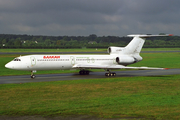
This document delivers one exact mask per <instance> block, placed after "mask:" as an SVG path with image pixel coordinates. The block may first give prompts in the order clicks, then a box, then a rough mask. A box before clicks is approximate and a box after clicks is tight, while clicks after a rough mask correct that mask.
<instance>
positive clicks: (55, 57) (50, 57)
mask: <svg viewBox="0 0 180 120" xmlns="http://www.w3.org/2000/svg"><path fill="white" fill-rule="evenodd" d="M58 58H60V56H43V59H58Z"/></svg>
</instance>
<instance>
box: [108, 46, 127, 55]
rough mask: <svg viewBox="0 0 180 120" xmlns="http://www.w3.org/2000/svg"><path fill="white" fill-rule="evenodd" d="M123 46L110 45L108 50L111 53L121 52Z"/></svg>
mask: <svg viewBox="0 0 180 120" xmlns="http://www.w3.org/2000/svg"><path fill="white" fill-rule="evenodd" d="M123 49H124V48H123V47H109V48H108V49H107V52H108V53H110V54H117V53H119V52H122V51H123Z"/></svg>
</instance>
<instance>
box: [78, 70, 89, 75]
mask: <svg viewBox="0 0 180 120" xmlns="http://www.w3.org/2000/svg"><path fill="white" fill-rule="evenodd" d="M79 74H80V75H89V71H85V70H81V71H79Z"/></svg>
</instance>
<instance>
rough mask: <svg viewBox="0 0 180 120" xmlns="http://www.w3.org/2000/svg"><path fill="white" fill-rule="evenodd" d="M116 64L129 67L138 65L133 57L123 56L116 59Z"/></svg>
mask: <svg viewBox="0 0 180 120" xmlns="http://www.w3.org/2000/svg"><path fill="white" fill-rule="evenodd" d="M116 62H117V63H118V64H122V65H128V64H132V63H136V62H137V60H136V59H135V58H133V57H129V56H123V57H116Z"/></svg>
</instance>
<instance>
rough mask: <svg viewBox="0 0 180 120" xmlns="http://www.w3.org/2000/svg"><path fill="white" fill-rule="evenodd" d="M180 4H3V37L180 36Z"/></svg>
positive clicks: (48, 0) (104, 0)
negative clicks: (20, 35) (8, 35)
mask: <svg viewBox="0 0 180 120" xmlns="http://www.w3.org/2000/svg"><path fill="white" fill-rule="evenodd" d="M179 6H180V0H173V1H170V0H0V34H27V35H47V36H64V35H68V36H89V35H91V34H96V35H97V36H126V35H128V34H159V33H171V34H174V35H180V33H179V32H180V7H179Z"/></svg>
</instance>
